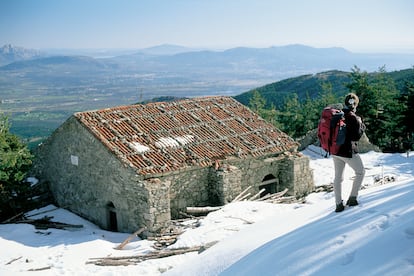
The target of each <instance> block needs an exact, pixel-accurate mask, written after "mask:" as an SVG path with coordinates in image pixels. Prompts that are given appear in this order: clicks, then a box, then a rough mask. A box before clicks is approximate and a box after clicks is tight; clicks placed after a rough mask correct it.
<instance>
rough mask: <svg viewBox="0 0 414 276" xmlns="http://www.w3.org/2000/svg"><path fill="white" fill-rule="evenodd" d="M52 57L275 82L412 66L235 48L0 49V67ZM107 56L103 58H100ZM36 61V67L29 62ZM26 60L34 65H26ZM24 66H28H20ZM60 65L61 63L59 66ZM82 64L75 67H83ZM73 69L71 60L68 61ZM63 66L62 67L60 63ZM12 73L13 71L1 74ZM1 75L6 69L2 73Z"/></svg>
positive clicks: (384, 59) (295, 49)
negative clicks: (353, 70)
mask: <svg viewBox="0 0 414 276" xmlns="http://www.w3.org/2000/svg"><path fill="white" fill-rule="evenodd" d="M51 56H88V57H91V58H94V59H99V60H100V62H102V63H107V64H108V65H110V67H112V65H114V64H116V65H117V67H118V68H120V69H126V70H128V69H131V70H135V69H137V70H139V71H145V70H163V71H170V72H171V71H176V72H179V73H182V72H187V71H188V70H191V71H192V73H195V72H194V71H193V70H199V71H201V72H206V71H212V72H214V71H218V72H220V73H227V74H230V75H239V74H241V75H245V74H253V75H261V76H269V77H272V78H274V79H275V80H279V79H283V78H286V77H291V76H294V75H300V74H302V73H310V72H314V73H316V72H321V71H326V70H349V69H350V68H352V67H353V66H354V65H357V66H358V67H360V68H361V69H362V70H366V71H375V70H377V69H378V68H379V67H381V66H383V65H385V66H386V68H387V69H388V70H399V69H404V68H409V67H411V66H413V65H414V54H359V53H352V52H350V51H347V50H345V49H344V48H338V47H334V48H313V47H309V46H305V45H288V46H278V47H269V48H247V47H238V48H232V49H228V50H222V51H213V50H199V49H192V48H187V47H183V46H177V45H169V44H164V45H159V46H155V47H150V48H146V49H137V50H125V49H120V50H104V49H97V50H60V51H59V50H56V49H55V50H50V52H47V51H43V52H40V51H38V50H33V49H25V48H22V47H16V46H13V45H5V46H3V47H2V48H1V49H0V66H4V65H9V64H11V63H14V62H22V61H23V63H21V64H20V65H19V66H18V67H19V68H22V69H23V67H24V66H28V67H32V66H35V65H36V64H35V63H36V62H39V64H42V63H44V61H43V60H42V59H44V58H47V59H49V61H50V57H51ZM102 56H105V58H99V57H102ZM33 59H36V60H37V61H33ZM28 60H32V61H31V62H28ZM24 61H25V62H26V63H24ZM61 61H62V60H61ZM83 61H85V60H80V63H79V66H80V67H81V66H84V65H85V64H84V63H83ZM70 63H71V66H73V60H71V61H70ZM60 65H62V63H60ZM10 68H16V67H14V66H9V67H6V68H5V69H10ZM3 69H4V68H3Z"/></svg>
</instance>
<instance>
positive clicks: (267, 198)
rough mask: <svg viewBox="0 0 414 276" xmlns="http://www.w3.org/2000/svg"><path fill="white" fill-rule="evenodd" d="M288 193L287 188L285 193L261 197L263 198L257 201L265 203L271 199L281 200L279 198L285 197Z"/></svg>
mask: <svg viewBox="0 0 414 276" xmlns="http://www.w3.org/2000/svg"><path fill="white" fill-rule="evenodd" d="M287 192H288V189H287V188H286V189H284V190H283V191H281V192H278V193H274V194H267V195H265V196H264V197H261V198H259V199H257V201H265V200H271V199H275V198H279V197H282V196H284V195H285V194H286V193H287Z"/></svg>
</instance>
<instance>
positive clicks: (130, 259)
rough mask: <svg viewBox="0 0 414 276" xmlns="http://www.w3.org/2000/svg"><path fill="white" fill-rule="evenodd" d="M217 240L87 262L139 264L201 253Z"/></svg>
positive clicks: (91, 259) (95, 263)
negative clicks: (201, 244)
mask: <svg viewBox="0 0 414 276" xmlns="http://www.w3.org/2000/svg"><path fill="white" fill-rule="evenodd" d="M216 243H217V242H212V243H209V244H206V245H204V246H194V247H186V248H177V249H166V250H162V251H154V252H151V253H147V254H140V255H135V256H120V257H102V258H90V259H89V260H90V261H87V262H86V264H94V265H100V266H119V265H131V264H137V263H140V262H143V261H146V260H151V259H160V258H166V257H170V256H174V255H181V254H185V253H189V252H198V253H201V252H203V251H204V250H206V249H208V248H210V247H211V246H213V245H214V244H216Z"/></svg>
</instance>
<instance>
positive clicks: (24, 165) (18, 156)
mask: <svg viewBox="0 0 414 276" xmlns="http://www.w3.org/2000/svg"><path fill="white" fill-rule="evenodd" d="M9 128H10V125H9V121H8V118H7V117H5V116H3V115H0V217H4V216H6V215H7V214H8V213H10V212H12V211H13V206H14V204H15V200H16V199H19V198H20V197H21V196H23V195H24V194H25V192H26V191H27V189H28V186H27V184H26V183H24V180H25V177H26V174H27V172H28V170H29V168H30V166H31V164H32V154H31V153H30V151H29V150H28V148H27V147H26V145H25V144H23V143H22V142H21V141H20V139H19V138H18V137H17V136H15V135H13V134H11V133H10V132H9Z"/></svg>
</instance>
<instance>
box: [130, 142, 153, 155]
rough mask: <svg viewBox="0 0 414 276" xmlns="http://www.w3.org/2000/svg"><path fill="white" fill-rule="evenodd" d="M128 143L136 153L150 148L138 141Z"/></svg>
mask: <svg viewBox="0 0 414 276" xmlns="http://www.w3.org/2000/svg"><path fill="white" fill-rule="evenodd" d="M130 145H131V147H132V148H133V149H134V150H135V151H136V152H138V153H144V152H146V151H149V150H150V148H149V147H147V146H145V145H142V144H140V143H138V142H132V143H130Z"/></svg>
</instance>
